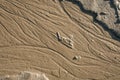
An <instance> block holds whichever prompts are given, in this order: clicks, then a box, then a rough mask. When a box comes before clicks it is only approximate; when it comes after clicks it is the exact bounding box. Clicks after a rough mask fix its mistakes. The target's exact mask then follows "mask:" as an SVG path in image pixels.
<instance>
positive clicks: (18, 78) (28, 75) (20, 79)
mask: <svg viewBox="0 0 120 80" xmlns="http://www.w3.org/2000/svg"><path fill="white" fill-rule="evenodd" d="M0 80H49V79H48V78H47V77H46V76H45V74H42V73H40V74H38V73H33V72H29V71H23V72H21V73H19V74H17V75H8V76H3V77H0Z"/></svg>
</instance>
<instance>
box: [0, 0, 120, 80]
mask: <svg viewBox="0 0 120 80" xmlns="http://www.w3.org/2000/svg"><path fill="white" fill-rule="evenodd" d="M79 1H82V0H79ZM57 32H59V33H60V36H61V37H60V38H62V40H58V36H57V34H56V33H57ZM71 35H72V36H73V38H72V40H71V38H70V37H71ZM112 37H113V36H111V35H110V33H109V32H108V31H106V30H104V29H103V27H102V26H101V25H99V24H98V23H95V22H94V21H93V17H92V16H91V15H88V14H86V13H84V12H83V11H81V10H80V8H79V6H77V5H76V4H74V3H72V2H70V1H67V0H66V1H62V0H0V75H1V76H3V75H15V74H18V73H19V72H21V71H35V72H42V73H44V74H45V75H46V76H47V77H48V78H49V80H120V42H119V41H118V40H115V39H113V38H112ZM64 40H65V41H64ZM66 40H67V41H66ZM69 41H73V43H72V44H73V45H74V47H73V46H72V45H70V44H71V43H69ZM71 46H72V48H71Z"/></svg>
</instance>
